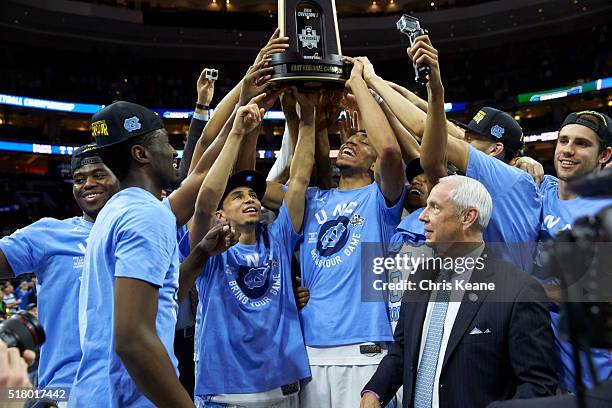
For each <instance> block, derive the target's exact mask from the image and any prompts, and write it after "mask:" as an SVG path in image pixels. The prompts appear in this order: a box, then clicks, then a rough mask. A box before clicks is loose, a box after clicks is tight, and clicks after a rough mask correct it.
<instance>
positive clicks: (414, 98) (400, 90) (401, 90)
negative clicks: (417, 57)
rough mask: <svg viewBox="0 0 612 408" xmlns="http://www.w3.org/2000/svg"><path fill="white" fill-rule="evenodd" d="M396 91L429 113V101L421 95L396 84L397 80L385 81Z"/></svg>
mask: <svg viewBox="0 0 612 408" xmlns="http://www.w3.org/2000/svg"><path fill="white" fill-rule="evenodd" d="M385 82H386V83H387V84H388V85H389V86H390V87H391V88H393V90H394V91H396V92H398V93H399V94H400V95H402V96H403V97H404V98H406V99H408V100H409V101H410V102H412V104H413V105H414V106H416V107H417V108H419V109H420V110H422V111H423V112H425V113H427V109H428V108H427V101H426V100H424V99H422V98H421V97H420V96H417V95H416V94H415V93H414V92H412V91H410V90H408V89H406V88H404V87H403V86H401V85H398V84H396V83H395V82H391V81H385Z"/></svg>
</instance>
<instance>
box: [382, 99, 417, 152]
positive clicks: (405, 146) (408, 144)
mask: <svg viewBox="0 0 612 408" xmlns="http://www.w3.org/2000/svg"><path fill="white" fill-rule="evenodd" d="M380 106H381V107H382V110H383V112H385V116H386V117H387V120H388V121H389V124H390V125H391V128H392V129H393V133H395V137H396V138H397V143H398V144H399V146H400V148H401V149H402V158H403V159H404V163H410V162H411V161H412V160H414V159H417V158H418V157H419V156H420V154H421V146H419V142H417V140H416V137H415V136H414V135H413V134H412V133H410V131H408V129H406V128H405V127H404V125H402V124H401V122H400V121H399V120H398V119H397V117H396V116H395V115H394V114H393V112H391V109H389V105H387V104H386V102H383V103H381V104H380Z"/></svg>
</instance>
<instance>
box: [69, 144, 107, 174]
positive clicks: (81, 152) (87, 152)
mask: <svg viewBox="0 0 612 408" xmlns="http://www.w3.org/2000/svg"><path fill="white" fill-rule="evenodd" d="M97 148H98V146H97V145H96V144H95V143H89V144H86V145H84V146H81V147H79V148H78V149H76V150H75V151H74V152H73V153H72V159H71V160H70V170H71V172H72V173H73V174H74V172H75V171H76V170H77V169H78V168H80V167H83V166H85V165H87V164H96V163H102V159H101V158H100V156H99V155H98V151H97V150H96V149H97Z"/></svg>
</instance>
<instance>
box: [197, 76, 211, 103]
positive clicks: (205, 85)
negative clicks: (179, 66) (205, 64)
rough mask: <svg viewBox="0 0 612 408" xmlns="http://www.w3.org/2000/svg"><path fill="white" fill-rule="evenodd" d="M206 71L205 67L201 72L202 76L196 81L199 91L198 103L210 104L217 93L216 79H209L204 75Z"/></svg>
mask: <svg viewBox="0 0 612 408" xmlns="http://www.w3.org/2000/svg"><path fill="white" fill-rule="evenodd" d="M204 71H205V69H203V70H202V72H201V73H200V77H199V78H198V82H197V83H196V90H197V92H198V103H199V104H201V105H206V106H209V105H210V102H211V101H212V98H213V95H214V93H215V81H213V80H212V79H207V78H206V76H205V75H204Z"/></svg>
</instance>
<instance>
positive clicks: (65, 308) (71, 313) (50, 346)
mask: <svg viewBox="0 0 612 408" xmlns="http://www.w3.org/2000/svg"><path fill="white" fill-rule="evenodd" d="M92 226H93V223H91V222H89V221H86V220H84V219H83V217H73V218H68V219H65V220H56V219H54V218H42V219H40V220H39V221H36V222H35V223H33V224H31V225H29V226H27V227H25V228H22V229H20V230H17V231H15V232H14V233H13V234H12V235H10V236H8V237H4V238H2V239H1V240H0V250H2V252H3V253H4V255H5V256H6V259H7V261H8V263H9V265H11V268H13V272H14V273H15V275H17V276H18V275H21V274H24V273H35V274H36V281H37V293H38V320H39V321H40V323H41V324H42V326H43V328H44V330H45V334H46V341H45V342H44V343H43V345H42V346H41V348H40V359H39V362H38V386H39V388H44V387H70V386H72V382H73V381H74V378H75V376H76V372H77V367H78V365H79V361H80V360H81V345H80V343H79V328H78V326H77V324H76V322H77V320H78V298H79V287H80V285H81V282H80V279H81V274H82V272H83V261H84V259H85V249H86V245H87V243H86V241H87V237H88V236H89V232H90V231H91V227H92Z"/></svg>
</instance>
